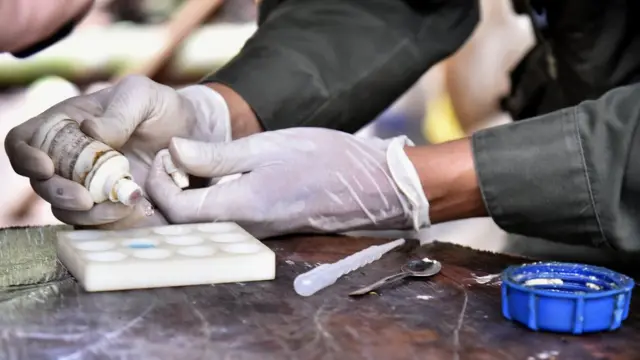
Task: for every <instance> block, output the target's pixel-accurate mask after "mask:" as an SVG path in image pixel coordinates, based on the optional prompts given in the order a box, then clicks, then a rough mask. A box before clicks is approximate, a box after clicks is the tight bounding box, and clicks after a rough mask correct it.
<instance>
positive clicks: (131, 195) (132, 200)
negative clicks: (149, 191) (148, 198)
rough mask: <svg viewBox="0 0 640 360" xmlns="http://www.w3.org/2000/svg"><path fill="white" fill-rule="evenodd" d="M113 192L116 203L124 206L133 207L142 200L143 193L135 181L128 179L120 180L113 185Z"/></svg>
mask: <svg viewBox="0 0 640 360" xmlns="http://www.w3.org/2000/svg"><path fill="white" fill-rule="evenodd" d="M114 190H115V193H116V196H117V198H118V201H119V202H121V203H123V204H125V205H129V206H132V205H135V204H137V203H138V202H140V201H141V200H142V199H144V193H143V192H142V189H141V188H140V186H138V184H136V183H135V181H133V180H130V179H126V178H123V179H120V180H118V182H116V184H115V185H114Z"/></svg>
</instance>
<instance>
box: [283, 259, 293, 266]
mask: <svg viewBox="0 0 640 360" xmlns="http://www.w3.org/2000/svg"><path fill="white" fill-rule="evenodd" d="M284 262H286V263H287V264H289V265H295V262H293V260H285V261H284Z"/></svg>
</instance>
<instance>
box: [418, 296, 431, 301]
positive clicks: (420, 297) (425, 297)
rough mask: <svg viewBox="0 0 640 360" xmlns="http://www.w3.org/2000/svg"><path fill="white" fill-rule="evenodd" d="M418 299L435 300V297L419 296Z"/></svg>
mask: <svg viewBox="0 0 640 360" xmlns="http://www.w3.org/2000/svg"><path fill="white" fill-rule="evenodd" d="M416 299H419V300H431V299H433V296H431V295H418V296H416Z"/></svg>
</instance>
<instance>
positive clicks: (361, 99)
mask: <svg viewBox="0 0 640 360" xmlns="http://www.w3.org/2000/svg"><path fill="white" fill-rule="evenodd" d="M478 16H479V15H478V4H477V1H471V0H449V1H445V0H441V1H426V0H420V1H401V0H367V1H362V0H286V1H282V2H281V3H280V4H279V5H277V6H276V7H275V8H274V9H273V10H272V11H271V12H270V13H268V14H263V16H261V19H262V21H261V24H260V26H259V28H258V30H257V32H256V33H255V34H254V35H253V37H251V38H250V39H249V40H248V41H247V43H246V44H245V45H244V47H243V49H242V51H241V52H240V53H239V54H238V55H237V56H236V57H235V58H233V59H232V60H231V61H230V62H229V63H228V64H226V66H224V67H223V68H221V69H220V70H218V71H217V72H216V73H215V74H213V75H211V76H210V77H208V78H207V79H206V80H205V82H218V83H222V84H225V85H227V86H229V87H231V88H232V89H234V90H235V91H236V92H237V93H239V94H240V95H241V96H242V97H243V98H244V99H245V101H247V102H248V103H249V105H250V106H251V107H252V108H253V110H254V112H255V113H256V115H257V117H258V118H259V119H260V121H261V122H262V124H263V126H264V127H265V128H266V129H267V130H276V129H281V128H287V127H295V126H315V127H327V128H333V129H338V130H343V131H348V132H353V131H356V130H358V129H360V128H361V127H362V126H363V125H365V124H366V123H367V122H369V121H371V120H372V119H373V118H374V117H375V116H376V115H378V114H379V113H380V112H382V111H383V110H384V109H385V108H386V107H388V106H389V105H390V104H391V103H392V102H393V101H394V100H396V99H397V98H398V97H399V96H400V95H402V93H404V92H405V91H406V90H407V89H408V88H409V87H411V85H413V84H414V83H415V82H416V81H417V80H418V79H419V78H420V76H421V75H422V74H423V73H424V72H425V71H426V70H427V69H428V68H429V67H430V66H432V65H433V64H435V63H436V62H438V61H439V60H441V59H443V58H445V57H446V56H448V55H449V54H451V53H452V52H454V51H455V50H456V49H457V48H458V47H459V46H460V45H461V44H462V43H463V42H464V41H465V40H466V39H467V37H468V36H469V35H470V33H471V32H472V31H473V29H474V27H475V25H476V23H477V21H478Z"/></svg>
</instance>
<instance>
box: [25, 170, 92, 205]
mask: <svg viewBox="0 0 640 360" xmlns="http://www.w3.org/2000/svg"><path fill="white" fill-rule="evenodd" d="M31 187H32V188H33V190H34V191H35V192H36V194H38V195H39V196H40V197H41V198H43V199H44V200H45V201H46V202H48V203H50V204H51V205H52V206H53V207H55V208H58V209H61V210H71V211H87V210H90V209H91V208H92V207H93V205H94V203H93V199H92V198H91V194H90V193H89V191H87V189H85V188H84V187H83V186H82V185H80V184H78V183H76V182H73V181H71V180H67V179H65V178H63V177H61V176H58V175H54V176H52V177H51V178H49V179H47V180H34V179H31Z"/></svg>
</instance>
